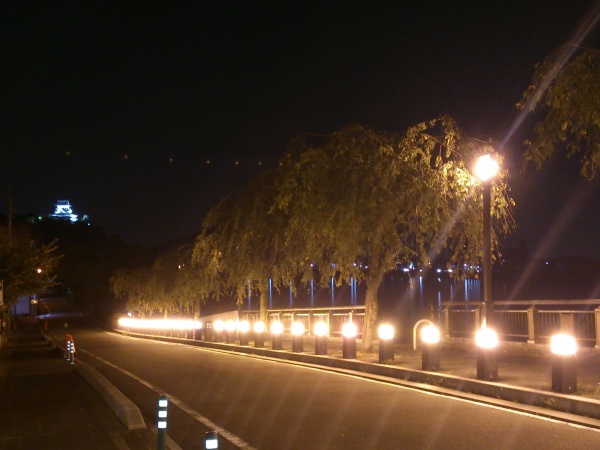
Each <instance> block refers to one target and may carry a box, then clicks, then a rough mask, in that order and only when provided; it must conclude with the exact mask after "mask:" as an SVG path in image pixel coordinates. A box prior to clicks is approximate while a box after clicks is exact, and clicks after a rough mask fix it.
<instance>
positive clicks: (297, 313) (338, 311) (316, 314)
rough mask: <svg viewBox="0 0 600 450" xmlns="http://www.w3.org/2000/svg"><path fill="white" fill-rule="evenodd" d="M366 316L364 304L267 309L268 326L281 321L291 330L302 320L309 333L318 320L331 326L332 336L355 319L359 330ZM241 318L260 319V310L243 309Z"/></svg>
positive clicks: (337, 334) (336, 334)
mask: <svg viewBox="0 0 600 450" xmlns="http://www.w3.org/2000/svg"><path fill="white" fill-rule="evenodd" d="M364 316H365V307H364V305H362V306H331V307H324V308H291V309H285V308H282V309H269V310H267V328H268V326H269V323H271V322H273V321H280V322H281V323H282V324H283V327H284V330H286V331H289V330H290V329H291V327H292V323H293V322H298V321H299V322H302V323H303V325H304V328H306V330H307V331H308V334H311V333H312V330H313V326H314V324H315V323H316V322H318V321H323V322H326V323H327V325H328V326H329V335H330V336H341V334H342V325H343V324H344V323H345V322H348V321H353V322H354V324H355V325H356V327H357V328H358V330H359V335H360V330H361V329H362V325H363V322H364ZM240 319H246V320H248V321H250V322H251V323H252V322H255V321H257V320H258V319H259V311H257V310H251V311H241V312H240Z"/></svg>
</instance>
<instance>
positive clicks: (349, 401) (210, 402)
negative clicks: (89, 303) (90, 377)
mask: <svg viewBox="0 0 600 450" xmlns="http://www.w3.org/2000/svg"><path fill="white" fill-rule="evenodd" d="M45 307H47V308H48V310H49V312H50V315H49V316H48V317H49V319H50V320H49V324H50V329H51V331H52V332H54V333H55V334H56V335H57V336H61V335H62V334H64V332H65V329H66V330H67V331H68V332H69V333H70V334H72V335H73V337H74V340H75V344H76V349H77V357H78V358H80V359H81V360H83V361H85V362H87V363H89V364H91V365H92V366H93V367H94V368H96V370H98V371H99V372H100V373H102V374H103V375H104V376H105V377H106V378H108V379H109V380H110V381H111V382H112V383H113V384H114V385H115V386H117V387H118V388H119V389H120V390H121V391H122V392H123V393H124V394H125V395H126V396H128V397H129V398H130V399H131V400H132V401H133V402H134V403H135V404H136V405H137V406H138V407H139V408H140V410H141V412H142V414H143V415H144V417H145V419H146V421H147V423H149V424H154V423H156V414H157V401H158V396H159V395H160V394H166V395H168V396H169V400H170V404H169V418H168V434H169V437H170V438H171V439H172V440H173V441H175V442H176V443H177V444H178V445H179V446H180V447H181V448H183V449H186V450H187V449H202V448H204V433H205V432H206V431H209V430H211V429H216V430H218V431H219V432H220V446H219V448H220V449H229V448H231V449H235V448H255V449H261V450H262V449H265V450H267V449H277V450H279V449H344V450H347V449H441V448H443V449H473V448H485V449H531V448H543V449H573V448H585V449H593V448H600V432H599V431H597V430H592V429H587V428H582V427H579V426H573V425H570V424H568V423H564V422H558V421H552V420H548V419H544V418H540V417H536V416H532V415H527V414H523V413H519V412H515V411H509V410H505V409H499V408H496V407H491V406H486V405H483V404H479V403H477V402H475V401H465V400H459V399H455V398H451V397H444V396H440V395H437V394H431V393H427V392H423V391H419V390H413V389H410V388H406V387H402V386H397V385H392V384H387V383H382V382H376V381H368V380H365V379H362V378H357V377H353V376H351V375H343V374H338V373H331V372H327V371H324V370H321V369H317V368H308V367H303V366H300V365H295V364H290V363H285V362H280V361H272V360H266V359H259V358H256V357H250V356H242V355H236V354H230V353H223V352H217V351H210V350H206V349H201V348H198V347H188V346H185V345H178V344H167V343H160V342H154V341H148V340H144V339H136V338H131V337H126V336H121V335H118V334H114V333H107V332H104V331H101V330H99V329H95V328H93V327H92V326H90V324H88V323H87V322H86V321H85V320H83V318H81V317H80V316H78V315H76V314H73V313H72V312H69V311H68V306H67V305H66V304H64V303H62V302H61V301H55V300H46V301H45ZM40 312H41V311H40ZM65 323H68V327H67V328H65V326H64V324H65Z"/></svg>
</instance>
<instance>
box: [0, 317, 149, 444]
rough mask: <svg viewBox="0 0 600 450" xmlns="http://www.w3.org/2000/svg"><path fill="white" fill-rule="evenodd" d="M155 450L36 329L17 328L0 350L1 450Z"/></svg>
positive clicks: (145, 434) (143, 433) (31, 326)
mask: <svg viewBox="0 0 600 450" xmlns="http://www.w3.org/2000/svg"><path fill="white" fill-rule="evenodd" d="M155 448H156V435H155V434H153V433H152V432H151V431H150V430H149V429H147V428H146V429H141V430H135V431H128V430H127V429H126V428H125V426H124V425H123V424H122V423H121V422H120V421H119V419H118V418H117V416H116V415H115V414H114V412H113V411H112V410H111V409H110V408H109V406H108V405H107V404H106V403H105V402H104V401H103V400H102V398H101V397H100V396H99V395H98V394H97V393H96V391H94V390H93V389H92V387H91V386H90V385H89V384H87V383H86V382H85V380H84V379H83V378H82V377H81V376H80V375H79V374H78V373H77V372H76V370H75V367H74V365H71V364H69V363H68V362H66V361H65V360H64V359H63V355H62V352H60V351H59V350H57V349H56V348H52V347H50V346H49V345H47V344H46V342H45V341H44V339H43V338H42V335H41V331H40V329H39V327H38V326H37V325H35V324H33V323H32V322H30V323H20V324H19V329H18V331H15V332H13V333H12V336H11V339H10V341H9V342H8V345H7V346H6V347H5V348H3V349H2V350H0V449H2V450H39V449H44V450H46V449H47V450H53V449H56V450H59V449H60V450H71V449H72V450H81V449H99V450H100V449H102V450H106V449H119V450H126V449H132V450H142V449H144V450H145V449H155Z"/></svg>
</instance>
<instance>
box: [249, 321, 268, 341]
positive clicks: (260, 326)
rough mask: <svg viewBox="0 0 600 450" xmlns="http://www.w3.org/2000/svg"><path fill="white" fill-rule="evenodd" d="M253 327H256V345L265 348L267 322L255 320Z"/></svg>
mask: <svg viewBox="0 0 600 450" xmlns="http://www.w3.org/2000/svg"><path fill="white" fill-rule="evenodd" d="M252 328H253V329H254V346H255V347H258V348H263V347H264V346H265V329H266V327H265V323H264V322H261V321H260V320H259V321H258V322H254V325H253V327H252Z"/></svg>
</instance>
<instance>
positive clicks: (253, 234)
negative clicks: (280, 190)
mask: <svg viewBox="0 0 600 450" xmlns="http://www.w3.org/2000/svg"><path fill="white" fill-rule="evenodd" d="M274 196H275V191H274V174H272V173H265V174H263V175H262V176H260V177H258V178H257V179H255V180H253V181H252V182H251V184H250V185H249V187H248V188H247V189H246V190H245V191H244V192H242V193H241V194H240V195H238V196H237V197H233V198H228V199H225V200H224V201H222V202H221V203H220V204H219V205H217V206H216V207H215V208H213V209H212V210H211V211H210V212H209V214H207V217H206V219H205V221H204V231H203V235H204V236H210V237H211V238H212V239H213V242H214V245H215V247H216V248H217V249H218V250H219V254H220V258H221V264H222V268H223V271H224V274H225V280H226V284H227V285H228V286H229V287H230V289H231V290H232V291H233V293H234V295H235V296H236V298H237V301H238V303H241V302H242V301H243V299H244V298H247V296H248V295H253V294H256V295H257V296H258V297H259V299H260V316H261V318H262V319H264V318H265V317H266V311H267V300H268V297H267V295H265V294H266V292H267V289H268V286H269V282H271V286H273V287H275V288H279V287H282V286H289V285H290V283H291V282H292V280H293V275H294V268H293V266H292V265H291V264H290V263H289V262H288V261H287V260H286V255H287V254H288V253H287V247H286V243H285V241H284V237H285V228H286V226H287V218H286V217H285V215H284V214H283V213H282V211H280V210H274V209H273V203H274V198H275V197H274Z"/></svg>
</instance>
